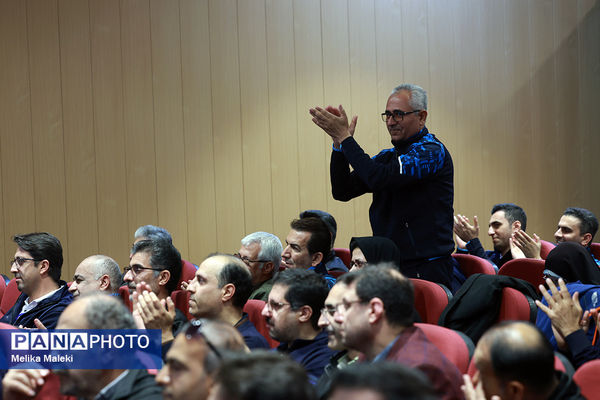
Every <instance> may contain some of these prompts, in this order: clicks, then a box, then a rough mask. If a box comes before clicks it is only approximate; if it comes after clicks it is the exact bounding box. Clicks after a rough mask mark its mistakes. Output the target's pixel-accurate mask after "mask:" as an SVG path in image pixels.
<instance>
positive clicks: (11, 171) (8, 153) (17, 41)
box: [0, 0, 43, 274]
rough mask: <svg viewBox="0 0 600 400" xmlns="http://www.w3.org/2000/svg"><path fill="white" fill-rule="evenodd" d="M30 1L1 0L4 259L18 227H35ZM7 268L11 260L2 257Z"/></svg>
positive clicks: (10, 252) (25, 229) (0, 140)
mask: <svg viewBox="0 0 600 400" xmlns="http://www.w3.org/2000/svg"><path fill="white" fill-rule="evenodd" d="M27 47H28V46H27V3H26V2H23V1H18V0H14V1H2V2H0V88H2V89H1V90H0V92H1V93H2V94H1V95H0V96H2V97H1V98H0V121H1V123H0V158H1V160H0V161H1V168H0V169H1V172H2V178H1V180H2V196H3V201H2V203H3V204H2V206H3V210H2V213H3V219H4V235H5V236H3V237H2V242H3V243H4V248H5V252H6V253H5V254H6V257H5V259H6V260H9V259H12V256H13V255H14V251H15V244H14V243H13V242H12V240H11V238H12V236H13V235H14V234H17V233H28V232H32V231H34V230H35V227H36V220H35V204H34V200H35V191H36V189H35V186H34V179H33V171H34V165H35V163H39V162H43V160H37V159H34V154H33V152H32V146H33V144H32V136H31V104H30V102H31V98H30V86H29V74H28V68H29V60H28V51H27ZM2 265H3V267H4V273H6V274H9V270H10V266H9V265H8V262H4V263H3V264H2Z"/></svg>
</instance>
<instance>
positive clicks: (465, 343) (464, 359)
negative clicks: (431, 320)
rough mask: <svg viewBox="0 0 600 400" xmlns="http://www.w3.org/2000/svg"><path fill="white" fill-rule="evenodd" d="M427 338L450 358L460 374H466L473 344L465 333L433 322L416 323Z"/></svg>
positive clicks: (473, 347)
mask: <svg viewBox="0 0 600 400" xmlns="http://www.w3.org/2000/svg"><path fill="white" fill-rule="evenodd" d="M415 326H417V327H418V328H420V329H422V330H423V332H424V333H425V336H427V339H429V340H430V341H431V342H432V343H433V344H434V345H435V346H436V347H437V348H438V349H440V351H441V352H442V353H443V354H444V355H445V356H446V358H447V359H448V360H450V361H451V362H452V363H453V364H454V365H456V367H457V368H458V370H459V371H460V373H461V374H466V373H467V370H468V368H469V362H470V361H471V357H472V356H473V351H474V349H475V346H474V345H473V341H472V340H471V339H470V338H469V337H467V336H466V335H461V334H460V333H459V332H457V331H455V330H452V329H448V328H445V327H443V326H438V325H433V324H423V323H416V324H415Z"/></svg>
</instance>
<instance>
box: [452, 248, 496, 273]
mask: <svg viewBox="0 0 600 400" xmlns="http://www.w3.org/2000/svg"><path fill="white" fill-rule="evenodd" d="M452 257H454V259H455V260H456V261H458V267H459V268H460V270H461V271H462V273H463V274H464V275H465V278H468V277H469V276H471V275H473V274H487V275H496V271H495V270H494V267H493V266H492V264H491V263H490V262H489V261H487V260H484V259H483V258H481V257H477V256H473V255H471V254H460V253H454V254H452Z"/></svg>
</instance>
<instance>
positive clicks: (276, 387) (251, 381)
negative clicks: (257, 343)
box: [211, 351, 315, 400]
mask: <svg viewBox="0 0 600 400" xmlns="http://www.w3.org/2000/svg"><path fill="white" fill-rule="evenodd" d="M265 371H269V372H268V373H265ZM213 393H214V395H213V396H211V398H212V399H213V400H259V399H260V400H283V399H285V400H313V399H314V398H315V394H314V390H313V388H312V386H311V384H310V383H309V382H308V377H307V375H306V371H304V369H303V368H302V367H301V366H300V365H298V363H296V362H294V361H292V360H290V359H289V358H287V357H284V356H282V355H280V354H276V353H271V352H269V353H267V352H263V351H257V352H253V353H250V354H240V355H237V356H236V357H233V358H230V359H229V360H226V361H224V362H223V365H222V366H221V369H220V370H219V372H218V373H217V377H216V379H215V386H214V389H213Z"/></svg>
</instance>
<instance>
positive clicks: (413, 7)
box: [387, 0, 429, 90]
mask: <svg viewBox="0 0 600 400" xmlns="http://www.w3.org/2000/svg"><path fill="white" fill-rule="evenodd" d="M400 4H401V7H402V19H401V23H400V29H401V30H402V31H401V32H402V34H401V35H400V37H401V38H402V51H401V56H402V70H403V72H404V75H403V77H402V81H403V82H409V83H415V84H417V85H419V86H422V87H423V88H427V89H426V90H428V89H429V69H428V68H427V66H428V65H429V40H428V33H429V32H428V29H427V28H428V25H429V22H428V15H427V11H428V10H427V9H428V4H427V2H426V1H422V0H407V1H403V2H402V3H400ZM387 50H389V51H392V52H394V51H396V50H394V49H387ZM407 55H410V56H407ZM398 83H401V82H398Z"/></svg>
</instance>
